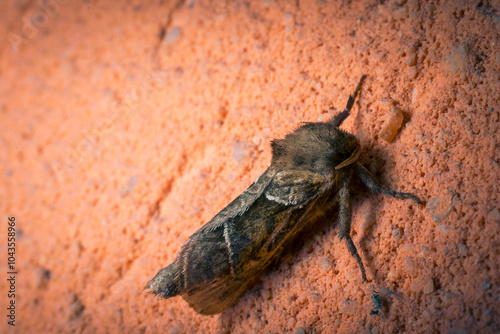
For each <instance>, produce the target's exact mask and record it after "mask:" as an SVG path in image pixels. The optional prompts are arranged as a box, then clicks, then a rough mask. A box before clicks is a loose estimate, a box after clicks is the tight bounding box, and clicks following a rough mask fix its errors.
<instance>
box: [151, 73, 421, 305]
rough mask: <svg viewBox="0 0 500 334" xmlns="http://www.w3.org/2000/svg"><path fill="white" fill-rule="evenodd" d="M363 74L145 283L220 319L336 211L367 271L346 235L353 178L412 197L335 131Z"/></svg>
mask: <svg viewBox="0 0 500 334" xmlns="http://www.w3.org/2000/svg"><path fill="white" fill-rule="evenodd" d="M365 77H366V75H363V76H362V77H361V80H360V81H359V84H358V85H357V87H356V89H355V91H354V93H353V94H352V95H350V96H349V99H348V101H347V105H346V107H345V109H344V110H343V111H342V112H341V113H339V114H338V115H336V116H334V117H332V118H331V119H329V120H328V121H327V122H309V123H304V124H303V125H301V126H300V127H298V128H297V129H296V130H295V131H293V132H292V133H289V134H287V135H286V136H285V138H283V139H276V140H273V141H272V142H271V148H272V160H271V165H270V166H269V168H268V169H267V170H266V171H265V172H264V173H263V174H262V175H260V176H259V177H258V178H257V180H256V181H255V182H254V183H253V184H252V185H251V186H250V187H249V188H248V189H247V190H245V191H244V192H243V193H242V194H241V195H240V196H238V197H237V198H236V199H235V200H233V201H232V202H231V203H230V204H229V205H228V206H226V207H225V208H224V209H222V211H220V212H219V213H218V214H217V215H216V216H215V217H214V218H212V220H210V221H209V222H208V223H206V224H205V225H203V226H202V227H201V228H200V229H199V230H198V231H197V232H195V233H194V234H193V235H192V236H191V237H190V238H189V239H188V240H187V241H186V242H185V243H184V244H183V245H182V248H181V250H180V251H179V253H178V254H177V256H176V258H175V261H174V262H173V263H172V264H170V265H169V266H167V267H165V268H163V269H161V270H160V271H159V272H158V273H157V274H156V276H155V277H154V278H153V279H152V280H151V281H149V283H147V285H146V287H145V289H149V292H148V294H149V293H152V294H155V295H157V296H160V297H162V298H170V297H174V296H177V295H181V296H182V298H184V300H185V301H186V302H187V303H188V304H189V305H190V306H191V307H192V308H193V309H194V310H195V311H196V312H198V313H201V314H205V315H212V314H217V313H221V312H223V311H225V310H226V309H227V308H229V307H231V306H233V305H234V304H236V303H237V301H238V300H239V298H240V297H241V296H242V295H243V293H244V292H245V291H246V290H247V289H248V288H249V286H250V285H251V284H252V283H253V281H254V278H255V277H257V276H258V275H259V274H260V273H262V272H263V271H264V270H265V269H266V267H268V266H269V265H270V264H271V263H272V262H273V261H275V260H276V259H277V258H278V257H279V256H280V254H281V253H282V251H283V249H284V248H285V247H286V246H287V245H289V244H290V243H291V242H292V241H293V240H294V239H295V237H296V236H297V234H298V233H299V232H300V231H301V230H303V229H304V227H306V226H309V225H310V224H313V223H314V222H315V221H317V220H318V219H319V218H320V217H321V216H322V215H323V213H324V212H327V211H329V209H330V208H332V207H333V208H335V207H334V206H335V205H338V220H339V224H340V232H339V233H340V238H341V240H342V239H343V240H345V242H346V245H347V249H348V250H349V252H350V253H351V255H352V256H353V257H354V258H355V259H356V261H357V263H358V265H359V268H360V269H361V276H362V277H363V280H364V281H367V278H366V272H365V267H364V265H363V262H362V261H361V257H360V256H359V253H358V251H357V249H356V246H355V245H354V242H353V240H352V239H351V236H350V230H351V195H350V189H349V188H350V185H351V180H352V179H353V177H354V176H357V177H358V178H359V179H361V181H362V183H363V184H364V185H365V186H366V187H367V188H368V190H369V191H371V192H373V193H384V194H387V195H390V196H393V197H396V198H409V199H412V200H413V201H415V202H416V203H418V204H420V200H419V199H418V198H417V197H416V196H414V195H412V194H410V193H403V192H397V191H394V190H392V189H389V188H387V187H386V186H383V185H381V184H380V183H379V182H378V181H377V179H376V178H375V177H374V176H373V175H372V174H371V173H370V172H369V171H368V170H367V169H366V168H365V167H363V166H362V165H361V164H360V163H359V162H358V161H357V160H358V158H359V155H360V153H361V146H360V144H359V141H358V140H357V139H356V137H355V136H354V135H352V134H350V133H347V132H345V131H343V130H341V129H340V128H339V127H340V125H341V124H342V122H343V121H344V120H345V119H346V118H347V117H348V116H349V113H350V111H351V109H352V106H353V104H354V101H355V99H356V97H357V95H358V93H359V91H360V89H361V85H362V83H363V80H364V79H365Z"/></svg>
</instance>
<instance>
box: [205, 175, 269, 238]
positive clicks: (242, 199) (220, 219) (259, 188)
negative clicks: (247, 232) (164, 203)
mask: <svg viewBox="0 0 500 334" xmlns="http://www.w3.org/2000/svg"><path fill="white" fill-rule="evenodd" d="M277 172H278V170H277V169H275V168H271V167H269V168H268V169H267V170H266V171H265V172H264V173H262V174H261V175H260V176H259V177H258V178H257V180H255V182H254V183H252V185H251V186H250V187H248V189H247V190H245V191H244V192H243V193H242V194H241V195H240V196H238V197H237V198H236V199H234V200H233V201H232V202H231V203H229V204H228V205H227V206H226V207H225V208H224V209H222V210H221V211H220V212H219V213H218V214H217V215H215V217H213V218H212V219H211V220H210V221H209V222H208V223H206V224H205V225H204V226H202V228H201V229H200V230H199V231H198V232H202V231H204V230H206V229H209V230H215V229H217V228H218V227H220V226H221V225H222V224H224V223H225V222H226V221H227V220H228V219H232V218H235V217H236V216H239V215H242V214H243V213H244V212H245V211H247V210H248V209H249V208H250V207H251V206H252V204H253V203H254V202H255V201H256V200H257V199H258V198H259V197H260V196H261V195H262V193H263V192H264V190H265V189H266V187H267V186H268V185H269V183H271V181H272V180H273V178H274V176H275V175H276V174H277Z"/></svg>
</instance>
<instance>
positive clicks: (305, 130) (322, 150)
mask: <svg viewBox="0 0 500 334" xmlns="http://www.w3.org/2000/svg"><path fill="white" fill-rule="evenodd" d="M271 145H272V148H273V162H272V163H273V164H277V165H279V166H280V167H281V168H292V169H306V170H310V171H313V172H319V173H324V174H331V173H332V172H335V170H339V169H342V168H346V167H348V166H350V165H351V164H352V163H354V162H355V161H356V160H357V159H358V157H359V154H360V153H361V147H360V145H359V142H358V140H357V139H356V137H355V136H353V135H352V134H350V133H347V132H345V131H342V130H340V129H339V128H338V127H335V126H333V125H332V124H329V123H306V124H304V125H302V126H301V127H299V128H297V129H296V130H295V131H294V132H292V133H290V134H288V135H287V136H286V137H285V138H284V139H278V140H273V142H272V144H271Z"/></svg>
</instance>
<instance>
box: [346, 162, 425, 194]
mask: <svg viewBox="0 0 500 334" xmlns="http://www.w3.org/2000/svg"><path fill="white" fill-rule="evenodd" d="M353 166H354V170H355V172H356V174H357V175H358V176H359V178H360V179H361V181H362V182H363V184H364V185H365V186H366V187H367V188H368V190H370V191H371V192H372V193H376V194H377V193H384V194H387V195H389V196H392V197H395V198H409V199H411V200H413V201H415V202H417V203H418V204H422V202H421V201H420V199H418V197H417V196H415V195H412V194H410V193H402V192H398V191H395V190H392V189H389V188H387V187H386V186H384V185H382V184H380V182H378V180H377V179H376V178H375V176H373V174H372V173H370V171H369V170H368V169H366V168H365V167H364V166H363V165H362V164H360V163H359V162H355V163H354V164H353Z"/></svg>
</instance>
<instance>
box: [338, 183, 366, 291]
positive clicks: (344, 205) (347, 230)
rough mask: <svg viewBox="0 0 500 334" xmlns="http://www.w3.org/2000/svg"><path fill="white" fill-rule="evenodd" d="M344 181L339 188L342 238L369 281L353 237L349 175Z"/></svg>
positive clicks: (362, 273) (364, 277)
mask: <svg viewBox="0 0 500 334" xmlns="http://www.w3.org/2000/svg"><path fill="white" fill-rule="evenodd" d="M342 181H343V185H342V188H340V190H339V223H340V240H342V239H345V243H346V245H347V249H348V250H349V253H351V255H352V256H353V257H354V258H355V259H356V261H357V262H358V265H359V269H361V275H362V276H363V280H364V281H368V280H367V279H366V272H365V266H364V265H363V261H361V257H360V256H359V253H358V250H357V249H356V246H355V245H354V242H353V241H352V238H351V194H350V192H349V175H347V174H344V176H343V178H342Z"/></svg>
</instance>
